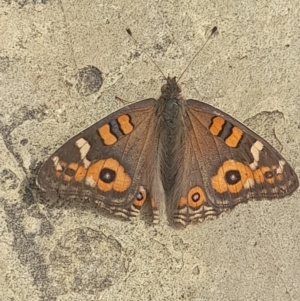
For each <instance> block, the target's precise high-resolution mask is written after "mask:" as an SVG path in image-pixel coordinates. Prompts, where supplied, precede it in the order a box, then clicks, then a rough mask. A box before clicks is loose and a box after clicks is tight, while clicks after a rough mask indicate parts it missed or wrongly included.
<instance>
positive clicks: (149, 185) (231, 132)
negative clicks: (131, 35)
mask: <svg viewBox="0 0 300 301" xmlns="http://www.w3.org/2000/svg"><path fill="white" fill-rule="evenodd" d="M37 184H38V186H39V187H40V188H41V189H42V190H44V191H46V192H56V193H58V194H59V195H60V196H78V197H86V198H90V199H93V200H95V202H96V203H98V204H99V205H100V206H101V207H104V208H105V209H107V210H109V211H110V212H111V213H113V214H114V215H118V216H123V217H125V218H131V217H136V216H137V215H138V214H139V212H140V209H141V208H142V206H143V205H144V203H145V202H146V200H149V201H150V204H151V208H152V211H153V223H154V224H157V223H158V222H159V219H160V216H161V212H162V211H165V212H166V215H167V216H168V219H169V220H170V221H172V222H174V223H179V224H182V225H183V226H186V225H188V224H190V223H192V222H196V221H203V220H205V219H206V218H213V217H217V216H219V215H220V214H221V213H222V212H225V211H229V210H231V209H232V208H233V207H235V206H236V205H237V204H239V203H243V202H247V201H248V200H249V199H274V198H282V197H285V196H288V195H290V194H291V193H292V192H293V191H295V190H296V189H297V187H298V186H299V181H298V177H297V175H296V173H295V172H294V170H293V169H292V167H291V166H290V165H289V164H288V163H287V161H286V160H285V159H284V158H283V157H282V156H281V155H280V154H279V153H278V152H277V151H276V150H275V149H274V148H273V147H272V146H271V145H270V144H269V143H268V142H266V141H265V140H264V139H262V138H261V137H260V136H259V135H257V134H255V133H254V132H253V131H251V130H250V129H249V128H247V127H246V126H244V125H243V124H241V123H240V122H239V121H237V120H235V119H234V118H233V117H231V116H229V115H228V114H226V113H224V112H222V111H220V110H219V109H217V108H215V107H213V106H210V105H208V104H206V103H203V102H200V101H197V100H193V99H188V100H186V99H184V98H183V97H182V94H181V88H180V86H179V84H178V82H177V80H176V78H175V77H173V78H170V77H168V78H167V79H166V83H165V84H164V85H163V86H162V88H161V96H160V97H159V99H158V100H156V99H153V98H150V99H145V100H141V101H138V102H136V103H134V104H130V105H128V106H125V107H123V108H122V109H120V110H118V111H116V112H114V113H112V114H110V115H109V116H107V117H105V118H104V119H102V120H100V121H99V122H97V123H95V124H94V125H92V126H91V127H89V128H88V129H86V130H84V131H83V132H81V133H79V134H78V135H76V136H75V137H73V138H72V139H71V140H69V141H68V142H66V143H65V144H64V145H63V146H62V147H61V148H59V149H58V150H57V151H56V152H55V153H54V154H53V155H52V156H51V157H50V158H49V159H48V160H47V161H46V162H45V163H44V164H43V165H42V167H41V169H40V171H39V174H38V177H37Z"/></svg>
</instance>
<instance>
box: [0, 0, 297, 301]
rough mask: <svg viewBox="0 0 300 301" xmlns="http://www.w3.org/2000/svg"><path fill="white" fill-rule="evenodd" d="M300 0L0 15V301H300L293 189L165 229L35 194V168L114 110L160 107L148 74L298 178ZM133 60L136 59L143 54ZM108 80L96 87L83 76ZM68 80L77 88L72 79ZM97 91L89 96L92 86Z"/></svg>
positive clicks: (10, 3) (23, 9)
mask: <svg viewBox="0 0 300 301" xmlns="http://www.w3.org/2000/svg"><path fill="white" fill-rule="evenodd" d="M299 9H300V6H299V2H298V1H295V0H294V1H222V0H217V1H211V0H209V1H196V0H193V1H180V0H179V1H153V0H150V1H147V3H146V2H145V1H136V0H133V1H103V0H99V1H75V0H73V1H67V0H62V1H51V0H50V1H30V0H28V1H14V0H7V1H1V3H0V105H1V109H0V116H1V117H0V118H1V121H0V122H1V123H0V131H1V134H2V135H1V140H0V149H1V151H0V153H1V157H0V175H1V176H0V186H1V188H0V199H1V202H0V219H1V221H0V231H1V240H0V250H1V252H0V270H1V273H0V296H1V298H0V299H1V300H27V301H31V300H60V301H63V300H79V301H80V300H193V301H196V300H197V301H199V300H214V301H216V300H232V301H233V300H260V301H265V300H278V301H279V300H280V301H281V300H300V243H299V234H300V219H299V216H300V202H299V196H300V191H299V190H298V191H296V192H295V193H294V194H293V195H292V196H290V197H287V198H285V199H283V200H274V201H272V202H270V201H262V202H251V203H248V204H245V205H240V206H237V207H236V208H235V210H233V211H232V212H231V213H230V214H225V215H222V216H221V217H220V218H219V219H217V220H214V221H206V222H204V223H202V224H197V225H193V226H189V227H187V228H186V229H185V230H175V229H173V228H172V227H170V226H169V225H168V224H167V223H166V222H163V223H162V224H160V225H158V226H156V227H153V226H152V225H151V224H150V223H149V221H150V213H149V210H148V209H149V208H148V209H147V208H146V209H145V210H144V211H143V213H142V215H141V217H140V218H138V219H137V220H136V221H133V222H125V221H121V220H119V219H115V218H111V217H110V216H109V215H107V214H104V213H103V212H102V211H100V210H99V209H98V208H97V207H96V206H94V205H93V204H92V203H86V202H82V203H80V202H79V203H78V202H77V203H73V202H72V201H65V202H64V201H62V200H54V199H51V198H47V197H45V196H44V195H43V194H41V193H40V191H38V189H37V187H36V186H35V177H36V175H37V171H38V167H39V166H40V163H41V162H42V161H44V160H45V159H46V158H47V157H49V156H50V155H51V153H52V152H53V151H54V150H55V149H56V148H57V147H59V146H60V145H61V144H62V143H63V142H64V141H66V140H67V139H68V138H71V137H72V136H73V135H74V134H76V133H78V132H80V131H81V130H83V129H84V128H86V127H87V126H89V125H91V124H92V123H94V122H96V121H97V120H99V119H101V118H102V117H104V116H106V115H107V114H109V113H111V112H113V111H114V110H115V109H117V108H120V107H122V106H123V104H122V102H121V101H119V100H116V99H115V96H116V95H117V96H119V97H121V98H123V99H125V100H127V101H130V102H134V101H137V100H141V99H144V98H149V97H158V96H159V94H160V87H161V85H162V84H163V79H162V75H161V74H160V72H159V71H158V70H157V68H156V67H155V65H154V64H153V63H152V62H151V61H150V60H149V59H148V58H147V56H146V55H145V54H144V53H142V54H141V52H140V50H139V49H138V47H137V46H136V45H135V44H134V43H133V41H132V40H131V39H130V38H129V37H128V35H127V34H126V32H125V28H126V27H130V28H131V30H132V31H133V33H134V35H135V37H136V38H137V39H138V41H139V42H140V43H141V44H142V46H143V48H144V49H145V50H146V51H147V52H148V53H149V54H150V55H151V57H152V58H153V59H154V60H155V62H156V63H157V65H158V66H159V67H160V68H161V69H162V70H163V72H164V73H165V74H166V75H171V76H175V75H177V76H178V75H180V74H181V72H182V71H183V69H184V68H185V67H186V65H187V64H188V63H189V62H190V60H191V58H192V56H193V55H194V53H195V52H196V51H197V50H198V49H199V48H200V47H201V45H202V44H203V42H204V41H205V38H206V36H207V34H208V33H209V31H210V30H211V28H212V27H213V26H215V25H216V26H218V28H219V35H218V36H216V37H215V38H213V39H212V40H211V41H210V42H209V44H208V45H207V47H205V49H204V50H203V51H202V52H201V54H200V55H199V56H198V57H197V59H196V60H195V61H194V62H193V64H192V66H191V68H189V69H188V70H187V72H186V73H185V74H184V76H183V78H182V80H181V85H182V88H183V94H184V95H185V97H186V98H196V99H200V100H203V101H206V102H208V103H209V104H211V105H215V106H216V107H218V108H220V109H222V110H224V111H226V112H228V113H230V114H231V115H233V116H234V117H235V118H237V119H239V120H241V121H246V123H247V124H248V125H249V126H250V127H251V128H253V129H254V130H255V131H257V132H258V133H259V134H260V135H262V137H264V138H265V139H267V140H268V141H270V142H271V143H272V144H273V145H274V146H275V147H276V148H277V149H278V150H279V151H280V152H282V154H283V155H284V156H285V158H286V159H287V160H288V161H289V162H290V163H291V165H292V166H293V167H294V168H295V170H296V172H297V173H298V174H299V173H300V159H299V145H300V135H299V134H300V132H299V128H300V123H299V112H300V85H299V83H300V68H299V66H300V64H299V57H300V51H299V49H300V30H299V29H300V28H299V24H300V20H299V16H300V14H299V13H300V11H299ZM137 54H140V55H137ZM87 66H95V67H96V68H98V69H100V70H101V71H102V73H103V79H104V82H103V85H102V87H101V89H100V90H97V89H96V88H97V87H96V88H95V86H93V85H91V86H84V83H81V82H80V83H81V85H80V83H79V81H80V77H79V76H78V72H79V70H81V69H82V68H85V67H87ZM76 75H77V76H76ZM96 86H97V85H96Z"/></svg>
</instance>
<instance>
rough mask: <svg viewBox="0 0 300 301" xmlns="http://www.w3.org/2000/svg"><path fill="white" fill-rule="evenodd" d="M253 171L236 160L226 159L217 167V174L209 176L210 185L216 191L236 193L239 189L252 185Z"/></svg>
mask: <svg viewBox="0 0 300 301" xmlns="http://www.w3.org/2000/svg"><path fill="white" fill-rule="evenodd" d="M253 177H254V176H253V172H252V171H251V169H250V168H249V167H248V166H247V165H245V164H243V163H241V162H238V161H234V160H227V161H225V162H224V163H223V164H222V166H221V167H220V168H219V169H218V172H217V174H216V175H215V176H214V177H212V178H211V184H212V187H213V188H214V189H215V190H216V191H217V192H218V193H224V192H227V191H228V192H231V193H238V192H239V191H241V189H242V188H243V187H244V188H249V187H250V186H253V184H254V180H253Z"/></svg>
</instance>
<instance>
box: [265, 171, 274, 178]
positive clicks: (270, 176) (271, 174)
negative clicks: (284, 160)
mask: <svg viewBox="0 0 300 301" xmlns="http://www.w3.org/2000/svg"><path fill="white" fill-rule="evenodd" d="M264 176H265V178H266V179H272V178H274V173H273V172H272V171H266V172H265V173H264Z"/></svg>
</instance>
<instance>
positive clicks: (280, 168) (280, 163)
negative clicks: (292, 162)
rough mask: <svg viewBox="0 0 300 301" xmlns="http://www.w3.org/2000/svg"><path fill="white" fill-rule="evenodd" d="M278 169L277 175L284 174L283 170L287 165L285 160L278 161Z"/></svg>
mask: <svg viewBox="0 0 300 301" xmlns="http://www.w3.org/2000/svg"><path fill="white" fill-rule="evenodd" d="M278 165H279V166H278V168H277V169H276V173H277V174H280V173H283V168H284V165H285V161H284V160H279V161H278Z"/></svg>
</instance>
